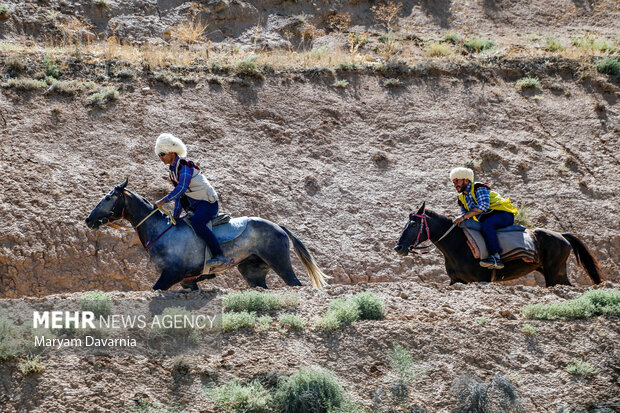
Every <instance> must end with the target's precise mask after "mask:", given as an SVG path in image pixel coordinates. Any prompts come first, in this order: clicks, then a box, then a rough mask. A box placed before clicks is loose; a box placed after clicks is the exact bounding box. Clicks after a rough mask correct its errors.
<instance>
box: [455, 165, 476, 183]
mask: <svg viewBox="0 0 620 413" xmlns="http://www.w3.org/2000/svg"><path fill="white" fill-rule="evenodd" d="M455 179H469V182H474V171H472V170H471V169H469V168H454V169H453V170H451V171H450V180H451V181H453V180H455Z"/></svg>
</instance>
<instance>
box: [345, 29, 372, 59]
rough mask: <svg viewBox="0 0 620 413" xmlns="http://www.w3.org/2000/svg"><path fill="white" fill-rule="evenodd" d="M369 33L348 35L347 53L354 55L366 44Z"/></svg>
mask: <svg viewBox="0 0 620 413" xmlns="http://www.w3.org/2000/svg"><path fill="white" fill-rule="evenodd" d="M368 36H369V33H367V32H366V33H361V34H358V33H349V53H351V54H355V53H357V51H358V50H359V49H360V47H363V46H364V45H365V44H366V43H367V42H368Z"/></svg>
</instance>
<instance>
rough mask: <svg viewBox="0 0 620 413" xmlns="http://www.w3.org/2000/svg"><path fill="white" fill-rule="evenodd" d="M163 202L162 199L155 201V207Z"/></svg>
mask: <svg viewBox="0 0 620 413" xmlns="http://www.w3.org/2000/svg"><path fill="white" fill-rule="evenodd" d="M164 204H165V202H164V201H162V200H161V199H160V200H159V201H155V208H159V207H161V206H162V205H164Z"/></svg>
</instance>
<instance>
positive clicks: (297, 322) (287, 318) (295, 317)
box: [278, 313, 306, 330]
mask: <svg viewBox="0 0 620 413" xmlns="http://www.w3.org/2000/svg"><path fill="white" fill-rule="evenodd" d="M278 322H279V323H280V324H281V325H282V326H283V327H286V328H289V329H292V330H303V329H305V328H306V320H304V318H303V317H302V316H300V315H299V314H292V313H284V314H280V316H279V317H278Z"/></svg>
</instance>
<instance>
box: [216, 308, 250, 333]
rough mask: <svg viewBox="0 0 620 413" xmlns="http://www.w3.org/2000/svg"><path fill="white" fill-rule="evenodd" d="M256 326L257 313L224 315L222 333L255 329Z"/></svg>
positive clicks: (242, 312)
mask: <svg viewBox="0 0 620 413" xmlns="http://www.w3.org/2000/svg"><path fill="white" fill-rule="evenodd" d="M255 324H256V314H255V313H249V312H247V311H240V312H236V313H222V333H229V332H231V331H235V330H239V329H242V328H254V325H255Z"/></svg>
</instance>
